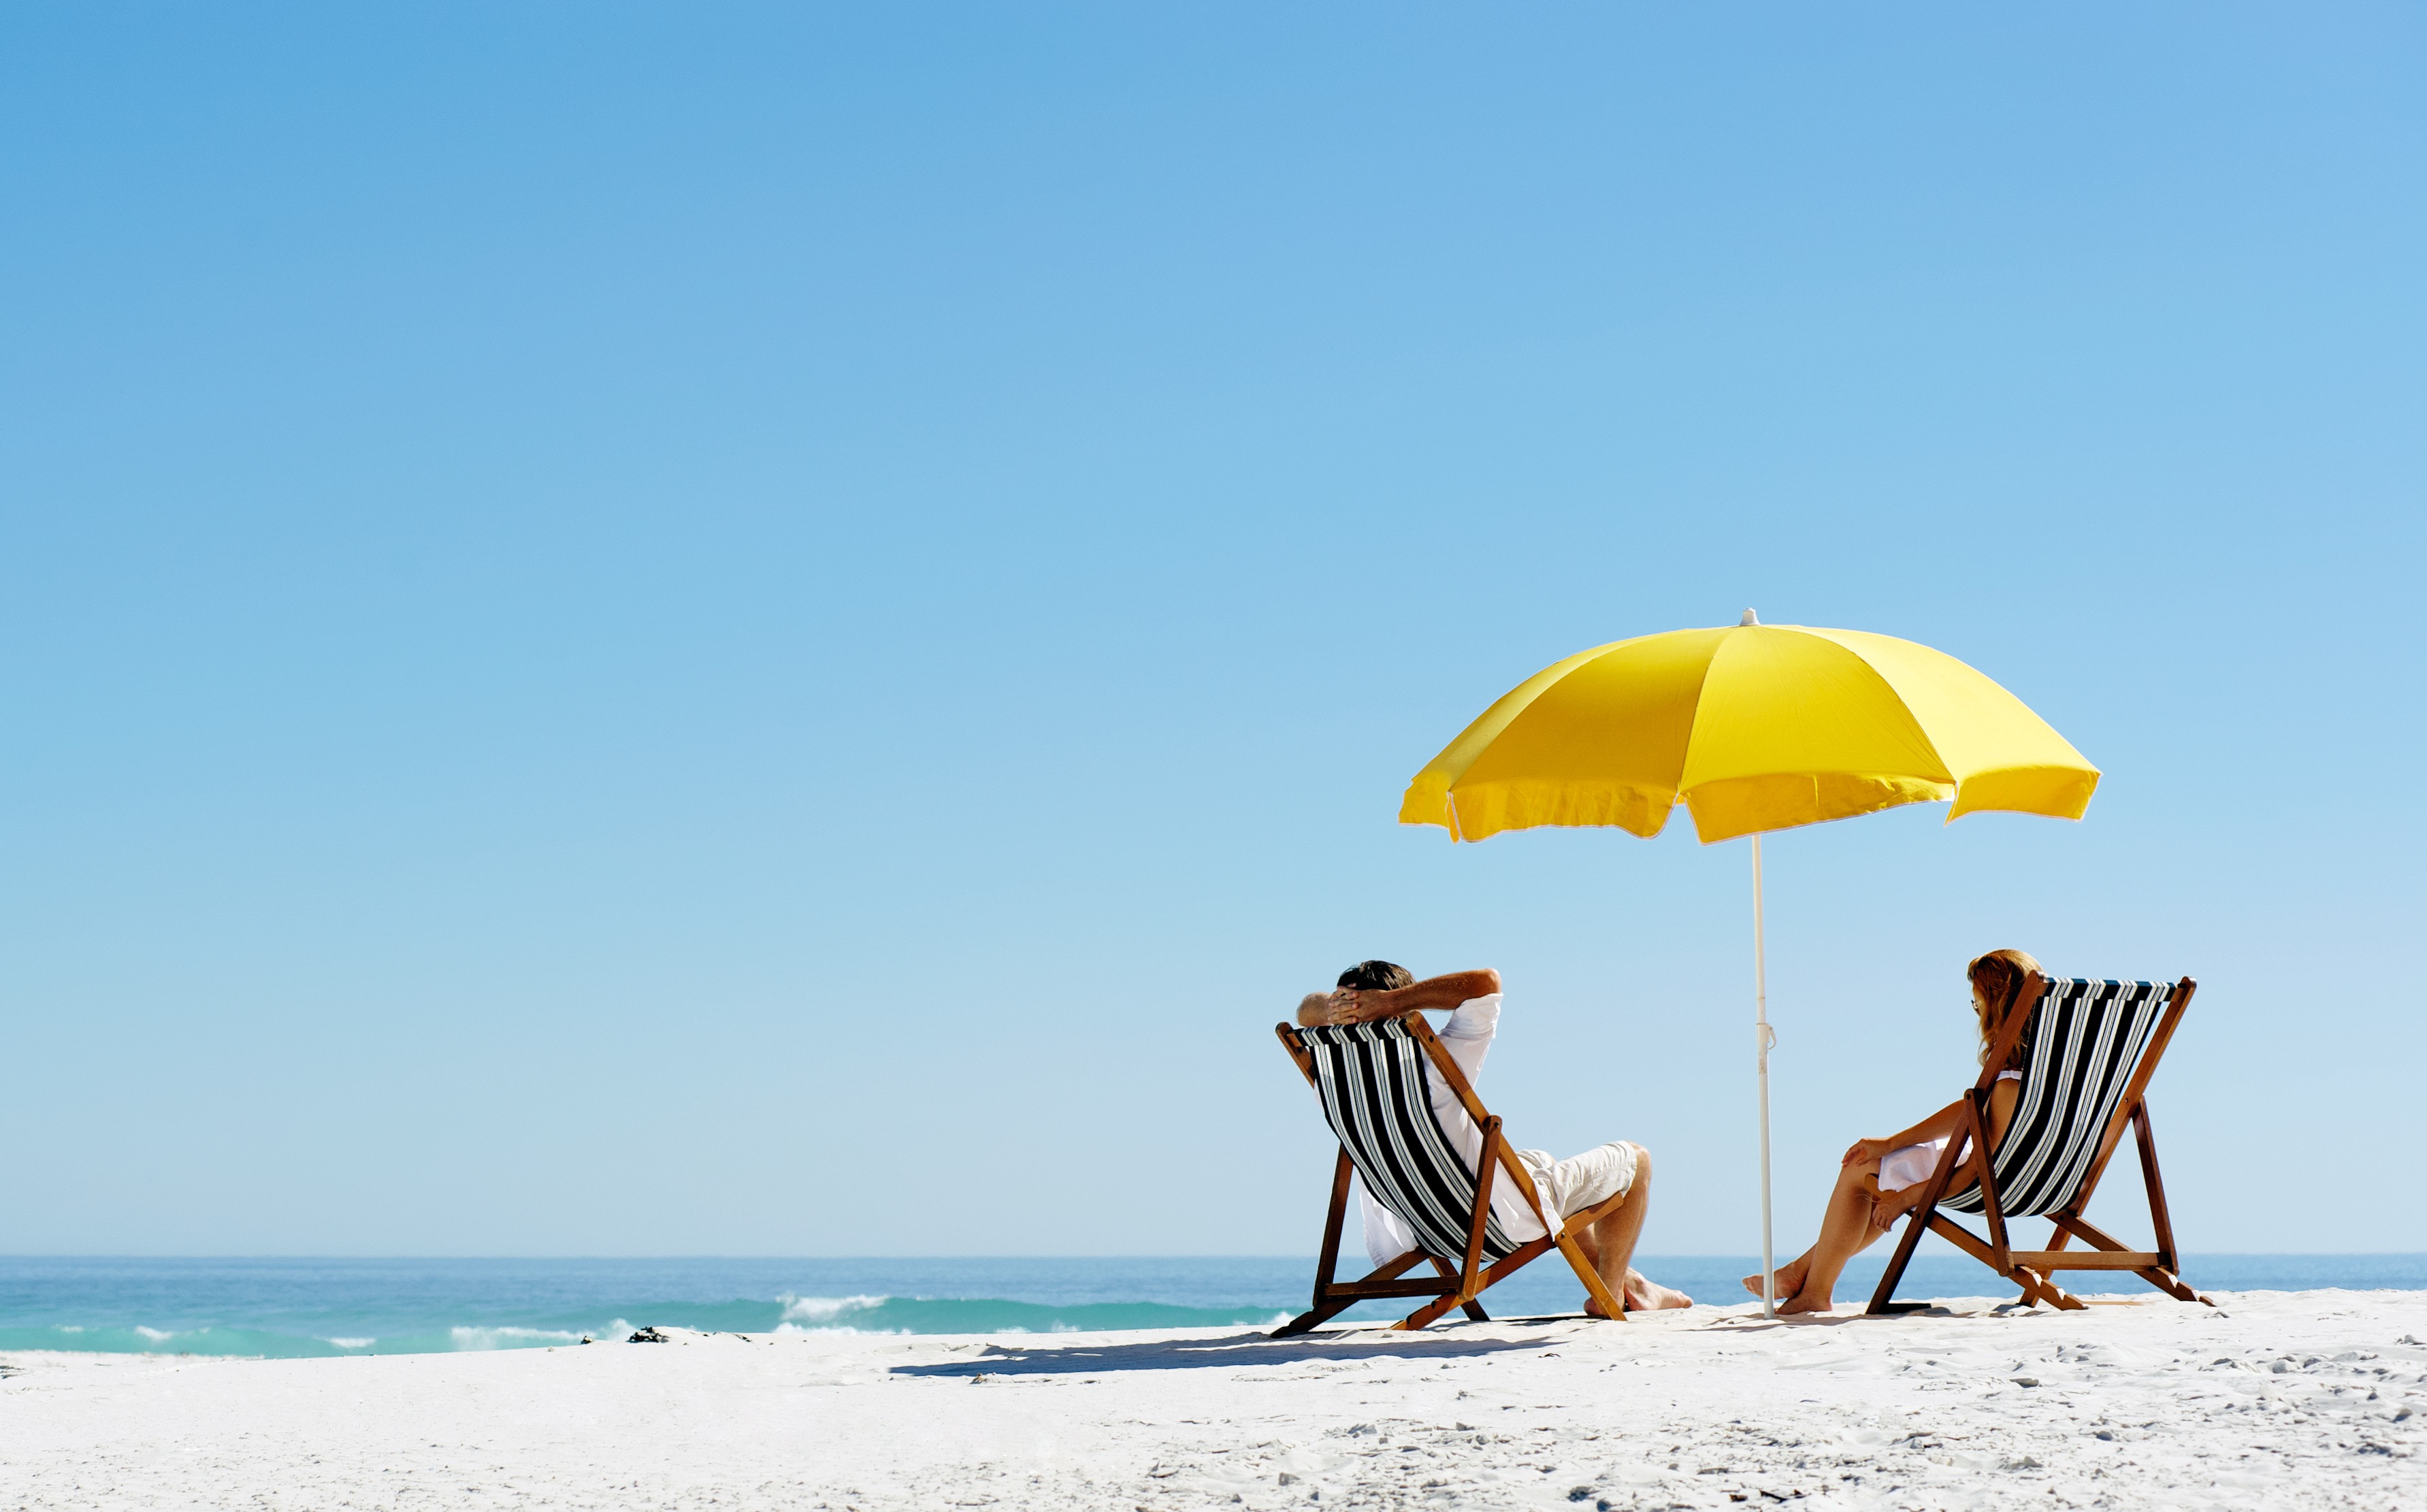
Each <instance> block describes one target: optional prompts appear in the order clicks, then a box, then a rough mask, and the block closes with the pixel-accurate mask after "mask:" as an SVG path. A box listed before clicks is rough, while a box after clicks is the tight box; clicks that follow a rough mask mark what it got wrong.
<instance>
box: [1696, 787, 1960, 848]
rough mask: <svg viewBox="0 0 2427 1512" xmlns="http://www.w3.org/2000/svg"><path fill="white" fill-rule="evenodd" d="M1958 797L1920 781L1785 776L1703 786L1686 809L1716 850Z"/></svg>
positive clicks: (1702, 836) (1698, 833) (1698, 834)
mask: <svg viewBox="0 0 2427 1512" xmlns="http://www.w3.org/2000/svg"><path fill="white" fill-rule="evenodd" d="M1954 791H1955V788H1954V785H1953V784H1951V783H1944V782H1930V781H1928V780H1927V779H1924V778H1920V777H1898V776H1883V775H1871V776H1858V775H1856V774H1854V773H1851V772H1782V773H1777V774H1774V775H1770V776H1762V777H1728V778H1723V779H1721V780H1719V781H1718V782H1706V783H1703V784H1702V785H1701V786H1700V787H1698V788H1696V789H1694V790H1693V791H1691V792H1689V793H1687V794H1686V808H1687V809H1688V810H1689V811H1691V812H1692V814H1693V816H1694V834H1695V835H1696V837H1699V838H1700V839H1701V840H1702V843H1703V844H1704V845H1712V844H1716V843H1718V841H1720V840H1732V839H1735V837H1737V836H1739V835H1751V834H1752V833H1754V832H1755V831H1766V830H1784V829H1793V828H1795V826H1797V825H1799V824H1817V823H1820V822H1822V821H1826V820H1832V819H1851V818H1853V817H1854V816H1855V815H1856V814H1868V813H1873V812H1875V811H1877V810H1879V809H1882V808H1894V807H1896V806H1897V805H1898V804H1926V803H1930V802H1934V801H1937V800H1943V799H1946V798H1947V797H1950V796H1952V795H1953V793H1954Z"/></svg>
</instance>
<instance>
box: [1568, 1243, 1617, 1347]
mask: <svg viewBox="0 0 2427 1512" xmlns="http://www.w3.org/2000/svg"><path fill="white" fill-rule="evenodd" d="M1559 1253H1560V1254H1562V1255H1564V1256H1566V1257H1567V1260H1568V1267H1569V1269H1571V1270H1572V1271H1574V1272H1575V1273H1576V1279H1577V1280H1579V1281H1582V1282H1583V1283H1584V1284H1585V1294H1586V1295H1587V1296H1589V1297H1591V1298H1592V1299H1593V1300H1594V1301H1595V1302H1598V1303H1600V1304H1601V1310H1602V1312H1603V1313H1604V1315H1605V1316H1607V1317H1608V1319H1609V1320H1610V1321H1611V1322H1612V1323H1624V1322H1625V1321H1626V1302H1625V1299H1624V1298H1622V1297H1614V1296H1612V1295H1610V1294H1609V1283H1608V1282H1607V1281H1604V1280H1603V1279H1602V1278H1601V1272H1600V1270H1599V1269H1598V1268H1596V1267H1595V1266H1594V1264H1593V1262H1592V1261H1591V1260H1589V1259H1588V1258H1587V1256H1586V1255H1585V1251H1584V1246H1583V1245H1582V1244H1577V1243H1576V1236H1575V1229H1574V1227H1573V1226H1572V1225H1569V1226H1562V1227H1561V1228H1560V1230H1559Z"/></svg>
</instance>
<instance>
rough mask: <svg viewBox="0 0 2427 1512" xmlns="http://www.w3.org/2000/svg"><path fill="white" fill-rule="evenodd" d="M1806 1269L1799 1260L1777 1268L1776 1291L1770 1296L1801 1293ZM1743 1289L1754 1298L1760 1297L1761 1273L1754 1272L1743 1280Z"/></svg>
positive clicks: (1790, 1261)
mask: <svg viewBox="0 0 2427 1512" xmlns="http://www.w3.org/2000/svg"><path fill="white" fill-rule="evenodd" d="M1807 1269H1809V1267H1808V1266H1806V1265H1805V1264H1804V1263H1803V1262H1802V1261H1801V1260H1789V1261H1787V1262H1786V1263H1785V1264H1784V1265H1782V1266H1780V1267H1779V1268H1778V1289H1777V1291H1776V1292H1775V1293H1772V1295H1775V1296H1782V1297H1791V1296H1793V1295H1794V1294H1795V1293H1798V1292H1800V1291H1802V1290H1803V1273H1804V1272H1805V1271H1806V1270H1807ZM1744 1289H1745V1290H1746V1291H1748V1292H1750V1293H1752V1294H1753V1295H1755V1296H1759V1295H1761V1273H1760V1272H1759V1271H1755V1272H1753V1273H1752V1274H1751V1276H1746V1277H1745V1278H1744Z"/></svg>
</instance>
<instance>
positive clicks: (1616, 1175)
mask: <svg viewBox="0 0 2427 1512" xmlns="http://www.w3.org/2000/svg"><path fill="white" fill-rule="evenodd" d="M1642 1156H1643V1146H1640V1145H1637V1144H1636V1143H1634V1142H1633V1141H1631V1140H1624V1139H1613V1140H1611V1141H1610V1142H1609V1143H1608V1144H1606V1145H1596V1146H1593V1147H1592V1148H1591V1149H1588V1150H1587V1151H1585V1152H1584V1153H1583V1154H1582V1155H1571V1156H1569V1157H1568V1158H1567V1159H1566V1160H1564V1161H1555V1160H1553V1159H1551V1152H1550V1151H1549V1150H1546V1149H1521V1150H1519V1151H1518V1152H1517V1163H1518V1164H1520V1165H1523V1167H1525V1169H1526V1171H1527V1172H1528V1173H1529V1174H1531V1175H1532V1176H1533V1178H1534V1184H1535V1185H1536V1186H1537V1187H1539V1188H1540V1189H1541V1191H1542V1193H1543V1195H1544V1197H1545V1198H1546V1200H1548V1202H1549V1203H1550V1205H1551V1211H1552V1213H1553V1214H1554V1215H1555V1216H1557V1217H1561V1218H1572V1217H1573V1216H1575V1215H1576V1214H1577V1213H1579V1212H1582V1211H1585V1210H1586V1209H1587V1208H1596V1207H1599V1206H1600V1205H1601V1204H1603V1203H1604V1202H1607V1201H1608V1200H1609V1199H1610V1198H1612V1197H1614V1196H1616V1195H1619V1194H1620V1193H1621V1192H1624V1191H1627V1190H1629V1189H1631V1188H1632V1187H1633V1186H1634V1185H1635V1165H1636V1162H1637V1161H1638V1160H1640V1159H1641V1158H1642Z"/></svg>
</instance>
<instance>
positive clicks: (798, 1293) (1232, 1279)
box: [0, 1255, 2427, 1357]
mask: <svg viewBox="0 0 2427 1512" xmlns="http://www.w3.org/2000/svg"><path fill="white" fill-rule="evenodd" d="M1638 1263H1639V1264H1640V1266H1641V1268H1642V1269H1643V1271H1644V1272H1645V1273H1646V1274H1648V1275H1650V1276H1653V1277H1654V1278H1655V1279H1658V1280H1661V1281H1664V1282H1666V1283H1668V1284H1670V1285H1672V1286H1678V1287H1682V1288H1684V1289H1685V1290H1686V1292H1688V1293H1692V1294H1693V1295H1695V1296H1698V1297H1702V1298H1704V1299H1707V1300H1715V1301H1729V1302H1732V1301H1737V1300H1741V1299H1742V1297H1743V1293H1742V1292H1741V1291H1739V1290H1738V1289H1737V1287H1736V1282H1735V1278H1736V1277H1737V1276H1742V1275H1743V1274H1745V1273H1746V1272H1747V1271H1749V1270H1751V1269H1752V1268H1753V1266H1754V1265H1755V1263H1756V1261H1754V1260H1749V1259H1746V1258H1744V1257H1741V1256H1709V1255H1702V1256H1667V1257H1646V1258H1644V1259H1642V1260H1640V1261H1639V1262H1638ZM1313 1274H1314V1262H1313V1260H1311V1259H1302V1258H1287V1257H1282V1258H1248V1259H1237V1258H1159V1259H1142V1260H1117V1259H1115V1260H1106V1259H1060V1260H1053V1259H1045V1260H1037V1259H950V1260H714V1259H709V1260H153V1259H109V1258H76V1257H57V1258H50V1257H45V1258H0V1352H5V1351H8V1350H24V1349H61V1350H92V1351H106V1352H113V1353H141V1354H195V1355H263V1356H273V1357H294V1356H314V1355H324V1356H325V1355H395V1354H426V1353H430V1352H432V1351H440V1350H464V1349H518V1348H533V1347H539V1346H544V1345H550V1344H570V1343H578V1341H580V1340H581V1338H582V1336H584V1335H585V1334H586V1335H589V1336H590V1337H592V1338H595V1339H602V1340H603V1339H620V1338H623V1337H625V1336H626V1335H627V1334H629V1333H630V1332H631V1331H632V1330H633V1329H634V1328H637V1327H641V1326H643V1325H652V1324H665V1325H679V1326H682V1327H686V1328H701V1329H717V1330H725V1331H732V1332H740V1333H773V1332H775V1331H778V1330H783V1329H790V1330H796V1331H797V1330H811V1329H832V1328H849V1329H855V1330H859V1331H862V1332H887V1333H992V1332H1007V1331H1014V1330H1018V1331H1025V1332H1030V1333H1051V1332H1060V1331H1068V1330H1072V1329H1092V1328H1178V1327H1235V1328H1248V1327H1269V1326H1271V1325H1273V1324H1275V1323H1276V1322H1278V1321H1279V1320H1280V1319H1281V1318H1283V1317H1286V1316H1287V1315H1289V1314H1291V1313H1293V1312H1295V1311H1296V1310H1298V1309H1301V1308H1303V1307H1304V1306H1305V1301H1306V1295H1307V1290H1308V1286H1309V1283H1310V1282H1311V1279H1312V1276H1313ZM2184 1274H2185V1276H2186V1277H2187V1278H2188V1279H2190V1280H2191V1283H2192V1284H2193V1285H2195V1286H2199V1287H2203V1288H2213V1289H2215V1290H2219V1291H2234V1292H2238V1291H2256V1290H2273V1291H2308V1290H2313V1289H2317V1288H2324V1287H2346V1288H2354V1289H2370V1288H2380V1287H2390V1288H2397V1289H2400V1290H2404V1291H2422V1290H2427V1255H2213V1256H2195V1257H2191V1258H2190V1259H2189V1260H2187V1262H2186V1266H2185V1271H2184ZM1878 1276H1879V1268H1878V1263H1877V1261H1876V1260H1874V1261H1873V1263H1872V1264H1871V1266H1870V1268H1869V1269H1868V1270H1867V1271H1866V1272H1865V1271H1857V1270H1855V1269H1852V1268H1849V1271H1848V1275H1847V1284H1846V1285H1845V1287H1844V1288H1843V1289H1842V1291H1841V1293H1840V1300H1841V1301H1842V1300H1844V1299H1846V1298H1849V1297H1859V1296H1861V1295H1864V1294H1865V1293H1868V1292H1869V1290H1870V1287H1871V1285H1872V1284H1873V1283H1875V1282H1876V1281H1877V1279H1878ZM2105 1289H2106V1290H2109V1291H2115V1292H2124V1291H2139V1292H2146V1291H2147V1290H2148V1289H2147V1288H2146V1287H2145V1286H2143V1285H2142V1283H2141V1282H2140V1281H2139V1280H2137V1279H2135V1278H2133V1277H2130V1276H2122V1277H2118V1278H2116V1279H2115V1280H2114V1281H2112V1282H2109V1283H2107V1284H2106V1286H2105ZM2003 1290H2005V1288H2003V1287H2002V1286H2000V1285H1999V1284H1998V1283H1997V1282H1996V1278H1995V1276H1991V1275H1990V1274H1989V1273H1988V1272H1987V1271H1986V1270H1985V1269H1983V1268H1981V1267H1980V1266H1979V1265H1976V1264H1974V1263H1972V1262H1971V1261H1969V1260H1960V1259H1958V1258H1953V1257H1946V1256H1939V1257H1923V1258H1922V1259H1920V1260H1916V1261H1915V1263H1914V1269H1913V1271H1912V1272H1911V1273H1910V1274H1909V1275H1908V1276H1907V1277H1906V1281H1905V1284H1904V1287H1903V1288H1902V1294H1903V1295H1904V1296H1907V1297H1929V1296H1933V1295H1937V1296H1981V1295H1995V1294H1996V1293H1999V1292H2001V1291H2003ZM1485 1301H1486V1305H1487V1306H1489V1307H1490V1309H1491V1310H1492V1312H1493V1313H1494V1314H1495V1315H1499V1316H1522V1315H1525V1314H1529V1313H1547V1312H1567V1311H1573V1310H1575V1309H1577V1308H1578V1307H1579V1306H1580V1305H1581V1304H1582V1301H1583V1292H1582V1289H1581V1288H1579V1287H1578V1286H1577V1285H1576V1283H1575V1281H1574V1279H1573V1278H1572V1276H1568V1275H1567V1274H1566V1272H1565V1269H1564V1267H1561V1266H1559V1265H1557V1264H1556V1260H1544V1261H1538V1262H1537V1263H1536V1264H1534V1265H1532V1266H1530V1267H1528V1268H1527V1269H1526V1270H1525V1271H1523V1272H1522V1273H1520V1274H1519V1275H1518V1276H1514V1277H1512V1278H1511V1279H1510V1280H1508V1281H1507V1282H1506V1283H1504V1284H1503V1285H1501V1286H1498V1287H1495V1288H1493V1289H1492V1291H1491V1292H1490V1293H1489V1294H1488V1295H1487V1296H1486V1298H1485ZM1394 1315H1395V1314H1393V1313H1391V1312H1386V1311H1385V1310H1384V1309H1381V1308H1379V1307H1377V1306H1374V1305H1370V1304H1369V1305H1367V1306H1365V1307H1362V1308H1360V1309H1357V1310H1356V1311H1355V1312H1352V1313H1350V1314H1349V1316H1350V1317H1352V1318H1357V1317H1389V1316H1394Z"/></svg>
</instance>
